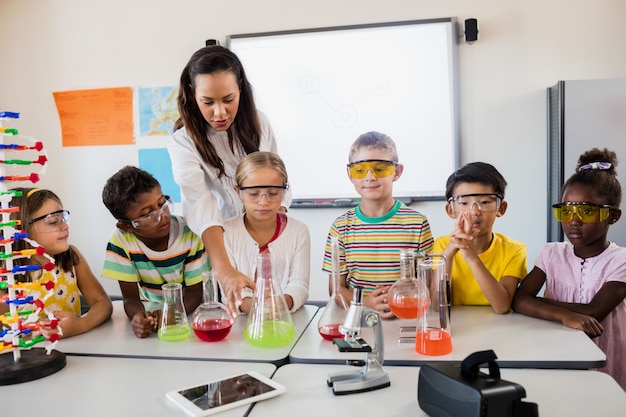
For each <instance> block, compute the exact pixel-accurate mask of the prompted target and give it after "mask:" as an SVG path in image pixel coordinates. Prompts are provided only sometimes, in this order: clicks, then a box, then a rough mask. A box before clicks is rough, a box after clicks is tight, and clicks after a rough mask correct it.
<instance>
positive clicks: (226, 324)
mask: <svg viewBox="0 0 626 417" xmlns="http://www.w3.org/2000/svg"><path fill="white" fill-rule="evenodd" d="M202 291H203V296H202V297H203V303H202V304H200V305H199V306H198V307H197V308H196V309H195V310H194V312H193V314H192V315H191V328H192V329H193V332H194V333H195V334H196V336H198V339H200V340H204V341H205V342H217V341H220V340H222V339H224V338H225V337H226V336H228V333H230V329H231V327H232V326H233V320H232V319H231V317H230V315H229V314H228V312H227V311H226V306H224V304H222V303H220V302H219V301H218V300H217V284H216V281H215V277H214V273H213V271H208V272H203V273H202Z"/></svg>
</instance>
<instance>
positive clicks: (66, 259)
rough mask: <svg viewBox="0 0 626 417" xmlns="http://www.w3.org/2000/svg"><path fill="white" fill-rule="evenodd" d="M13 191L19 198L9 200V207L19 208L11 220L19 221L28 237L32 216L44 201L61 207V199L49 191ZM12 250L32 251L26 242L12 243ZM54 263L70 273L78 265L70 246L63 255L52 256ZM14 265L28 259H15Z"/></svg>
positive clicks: (21, 189)
mask: <svg viewBox="0 0 626 417" xmlns="http://www.w3.org/2000/svg"><path fill="white" fill-rule="evenodd" d="M13 191H18V192H21V193H22V195H21V196H15V197H13V198H12V199H11V206H13V207H19V211H18V212H17V213H13V214H11V218H12V219H16V220H20V221H21V224H22V226H21V227H22V229H23V230H24V231H26V233H28V236H29V237H30V235H31V233H32V230H33V225H32V224H29V223H28V221H29V220H31V219H32V218H33V217H34V216H33V215H34V214H35V213H36V212H37V211H38V210H39V209H41V207H43V205H44V204H45V202H46V201H48V200H49V199H52V200H54V201H56V202H57V203H59V204H60V205H61V206H63V203H62V202H61V199H60V198H59V196H57V195H56V194H55V193H53V192H52V191H50V190H45V189H38V188H14V189H13ZM13 249H14V250H24V249H32V246H30V245H29V244H28V243H27V242H25V241H23V240H18V241H16V242H15V243H14V246H13ZM54 261H55V263H56V265H57V267H61V269H62V270H63V271H71V270H72V267H73V266H74V265H76V264H78V255H76V253H75V252H74V251H73V250H72V247H71V246H70V247H69V249H68V250H66V251H65V252H63V253H59V254H57V255H54ZM13 262H14V263H15V264H17V265H20V264H27V263H28V259H16V260H14V261H13Z"/></svg>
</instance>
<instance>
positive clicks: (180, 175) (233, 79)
mask: <svg viewBox="0 0 626 417" xmlns="http://www.w3.org/2000/svg"><path fill="white" fill-rule="evenodd" d="M178 111H179V113H180V119H178V120H177V121H176V124H175V126H174V134H173V135H172V138H171V139H170V142H169V145H168V151H169V155H170V159H171V160H172V171H173V174H174V180H175V181H176V183H177V184H178V185H179V187H180V190H181V193H182V204H183V216H184V217H185V219H186V220H187V223H188V225H189V227H190V228H191V230H193V231H194V232H195V233H196V234H197V235H198V236H200V237H201V238H202V241H203V242H204V246H205V249H206V252H207V254H208V256H209V259H210V260H211V263H212V265H213V269H214V271H215V273H216V277H217V280H218V282H219V283H220V285H221V287H222V289H223V291H224V294H225V297H226V303H225V304H226V307H227V309H228V311H229V313H230V314H231V316H233V318H234V317H236V315H237V313H238V307H239V303H240V302H241V290H242V289H243V288H245V287H250V288H254V287H255V284H254V282H253V281H252V280H251V279H250V278H249V277H247V276H246V275H244V274H242V273H241V272H239V271H237V270H236V269H235V268H234V267H233V266H232V265H231V263H230V261H229V259H228V255H227V253H226V249H225V248H224V236H223V234H224V232H223V229H222V219H226V218H229V217H232V216H236V215H240V214H241V213H242V209H243V207H242V204H241V199H240V198H239V196H238V191H237V189H236V186H237V184H236V182H235V171H236V169H237V165H238V164H239V162H240V161H241V160H242V159H243V158H244V157H245V156H246V155H247V154H249V153H252V152H255V151H269V152H273V153H277V146H276V140H275V138H274V133H273V131H272V128H271V126H270V124H269V122H268V120H267V118H266V116H265V115H264V114H263V113H261V112H259V111H258V110H257V109H256V107H255V105H254V98H253V95H252V87H251V85H250V83H249V82H248V79H247V78H246V74H245V72H244V69H243V66H242V65H241V62H240V61H239V58H237V56H236V55H235V54H234V53H233V52H231V51H230V50H228V49H227V48H224V47H222V46H208V47H204V48H202V49H200V50H198V51H196V52H195V53H194V54H193V55H192V56H191V58H190V59H189V62H188V63H187V65H186V66H185V68H184V69H183V72H182V74H181V76H180V86H179V91H178ZM289 195H290V194H289ZM287 198H289V197H287ZM287 203H288V202H287ZM283 205H284V206H285V207H286V206H288V204H286V203H285V202H283Z"/></svg>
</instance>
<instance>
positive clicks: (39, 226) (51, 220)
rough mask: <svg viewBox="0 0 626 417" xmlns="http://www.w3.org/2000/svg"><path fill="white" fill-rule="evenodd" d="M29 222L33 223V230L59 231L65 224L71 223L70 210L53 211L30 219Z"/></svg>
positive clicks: (44, 231)
mask: <svg viewBox="0 0 626 417" xmlns="http://www.w3.org/2000/svg"><path fill="white" fill-rule="evenodd" d="M28 224H32V225H33V226H32V227H33V230H35V231H37V232H42V233H46V232H58V231H59V230H61V229H62V228H63V225H64V224H67V225H69V224H70V212H69V211H67V210H57V211H53V212H52V213H48V214H44V215H43V216H40V217H37V218H35V219H32V220H29V221H28Z"/></svg>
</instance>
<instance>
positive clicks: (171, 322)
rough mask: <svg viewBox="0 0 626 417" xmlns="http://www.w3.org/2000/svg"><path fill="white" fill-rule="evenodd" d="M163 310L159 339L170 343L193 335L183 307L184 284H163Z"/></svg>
mask: <svg viewBox="0 0 626 417" xmlns="http://www.w3.org/2000/svg"><path fill="white" fill-rule="evenodd" d="M161 289H162V290H163V308H162V309H161V325H160V326H159V331H158V333H157V334H158V336H159V339H161V340H165V341H168V342H177V341H179V340H184V339H187V338H188V337H189V335H190V334H191V329H189V321H188V320H187V312H186V311H185V306H184V305H183V286H182V284H177V283H174V284H163V285H162V286H161Z"/></svg>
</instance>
